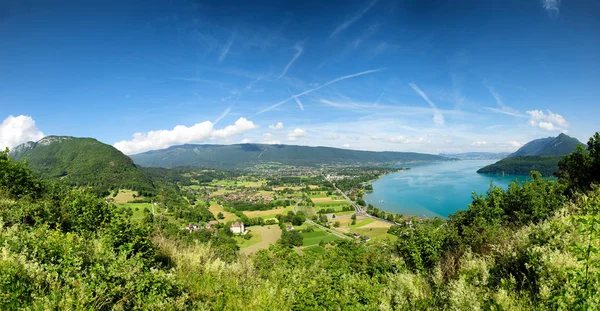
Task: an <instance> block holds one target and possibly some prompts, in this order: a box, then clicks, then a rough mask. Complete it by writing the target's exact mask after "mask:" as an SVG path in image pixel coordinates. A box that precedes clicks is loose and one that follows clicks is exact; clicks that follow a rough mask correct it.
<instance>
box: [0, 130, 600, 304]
mask: <svg viewBox="0 0 600 311" xmlns="http://www.w3.org/2000/svg"><path fill="white" fill-rule="evenodd" d="M162 175H163V176H164V174H162ZM599 182H600V134H598V133H596V134H595V135H594V136H592V137H591V138H590V140H589V142H588V144H587V148H583V147H580V148H578V150H577V151H576V152H574V153H571V154H569V155H567V156H565V157H564V158H563V159H561V160H560V162H559V165H558V171H557V173H556V178H554V179H547V178H542V177H541V174H540V173H539V172H536V171H532V172H531V180H530V181H527V182H523V183H517V182H515V183H512V184H510V186H509V187H508V189H506V190H504V189H502V188H500V187H496V186H494V185H493V184H492V185H490V188H489V190H488V191H487V192H486V193H483V194H477V193H474V194H473V196H472V203H471V204H469V206H468V207H465V210H463V211H459V212H457V213H455V214H453V215H450V216H449V218H448V219H439V218H437V219H424V220H421V221H414V222H412V223H410V224H408V223H406V224H402V225H398V226H394V227H392V228H390V231H391V232H393V233H394V234H395V235H397V236H398V237H399V238H398V240H397V242H395V243H394V244H389V243H387V244H386V243H381V242H377V241H373V242H370V243H357V242H355V241H352V240H337V241H333V242H329V243H327V244H326V245H324V251H323V252H305V253H303V254H299V253H298V252H295V251H294V249H293V248H291V247H290V245H294V244H295V243H297V241H295V240H296V237H295V236H294V234H286V235H285V236H282V241H281V242H280V243H277V244H276V245H273V246H271V247H270V248H269V249H265V250H260V251H259V252H258V253H256V254H254V255H251V256H246V255H242V254H240V253H239V251H238V250H239V247H238V246H237V244H236V241H235V240H233V239H232V236H231V233H230V231H229V230H228V229H227V228H217V229H216V230H214V231H210V230H199V231H194V232H192V233H190V232H187V231H185V230H181V229H180V228H177V227H176V226H174V225H173V224H170V223H169V222H168V221H165V220H164V219H161V217H160V216H158V217H153V216H152V214H148V215H147V217H146V218H145V219H144V220H143V221H141V222H134V221H131V219H130V218H131V215H130V214H129V213H127V212H126V211H124V210H123V209H119V208H117V207H116V206H115V205H113V204H110V203H106V202H105V200H104V199H103V198H101V197H98V196H97V195H96V194H95V193H94V192H92V191H90V190H89V189H88V188H84V187H75V188H74V187H73V186H72V185H70V184H65V183H61V181H57V180H46V179H40V177H39V176H37V175H36V174H34V173H33V172H32V171H31V170H30V169H29V167H28V166H27V164H26V163H21V162H18V161H15V160H13V159H11V158H10V157H9V155H8V151H4V152H2V153H0V248H1V249H0V252H1V253H2V255H1V256H0V309H2V310H17V309H26V310H29V309H32V310H48V309H61V310H62V309H70V310H90V309H94V310H184V309H185V310H242V309H244V310H415V309H418V310H440V309H450V310H483V309H485V310H490V309H492V310H529V309H532V310H556V309H563V310H564V309H567V310H595V309H599V308H600V296H598V295H597V292H598V291H600V233H599V230H600V216H599V212H600V187H599V186H598V183H599ZM157 183H158V182H157ZM158 186H159V185H158ZM340 186H343V185H342V184H340ZM159 187H160V186H159ZM162 188H164V189H167V190H165V192H169V193H170V194H167V195H166V197H167V199H169V200H171V203H169V204H170V206H173V208H180V209H181V211H182V213H183V211H187V209H186V208H187V207H185V205H186V204H185V201H184V200H183V199H182V198H181V197H180V195H179V194H178V192H177V187H176V186H168V185H167V186H165V187H162ZM194 209H196V211H197V213H198V214H199V215H201V216H198V217H206V218H210V217H209V216H208V214H207V213H206V210H205V209H204V208H203V207H201V206H197V207H193V208H192V210H194ZM202 215H205V216H202ZM190 217H192V216H190ZM193 217H196V216H193Z"/></svg>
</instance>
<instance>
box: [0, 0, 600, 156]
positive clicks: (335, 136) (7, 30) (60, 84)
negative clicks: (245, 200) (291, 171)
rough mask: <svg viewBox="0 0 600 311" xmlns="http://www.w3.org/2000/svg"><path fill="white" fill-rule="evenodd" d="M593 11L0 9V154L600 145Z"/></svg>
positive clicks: (514, 5) (598, 25)
mask: <svg viewBox="0 0 600 311" xmlns="http://www.w3.org/2000/svg"><path fill="white" fill-rule="evenodd" d="M599 86H600V2H599V1H595V0H577V1H575V0H504V1H495V0H490V1H481V0H474V1H469V0H464V1H459V0H454V1H450V0H447V1H444V0H431V1H421V0H406V1H403V0H366V1H363V0H360V1H358V0H357V1H314V2H313V1H291V0H290V1H225V0H220V1H126V0H122V1H110V0H109V1H98V2H95V1H74V2H69V1H60V0H58V1H6V0H0V122H1V123H0V146H7V147H9V148H13V147H14V146H16V145H18V144H20V143H23V142H26V141H37V140H39V139H41V138H43V137H44V136H47V135H68V136H76V137H94V138H96V139H98V140H99V141H102V142H104V143H107V144H111V145H113V146H115V147H116V148H117V149H119V150H121V151H123V152H124V153H126V154H136V153H140V152H144V151H148V150H155V149H162V148H167V147H170V146H174V145H180V144H187V143H200V144H234V143H248V142H251V143H268V144H295V145H309V146H331V147H339V148H348V149H359V150H377V151H379V150H389V151H414V152H426V153H434V154H437V153H442V152H444V153H452V152H468V151H480V152H483V151H487V152H512V151H515V150H516V149H518V148H519V147H520V146H521V145H523V144H524V143H526V142H528V141H530V140H532V139H536V138H542V137H549V136H556V135H557V134H559V133H561V132H563V133H566V134H568V135H571V136H574V137H576V138H578V139H579V140H581V141H582V142H587V139H588V138H589V137H590V136H591V135H592V134H593V133H594V132H595V131H598V130H600V128H599V126H598V125H599V124H600V123H599V122H598V119H599V117H598V116H600V88H599Z"/></svg>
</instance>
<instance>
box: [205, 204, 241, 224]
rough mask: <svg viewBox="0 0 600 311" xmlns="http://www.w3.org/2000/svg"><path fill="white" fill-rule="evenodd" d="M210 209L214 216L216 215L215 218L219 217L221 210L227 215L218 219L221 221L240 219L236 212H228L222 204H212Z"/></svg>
mask: <svg viewBox="0 0 600 311" xmlns="http://www.w3.org/2000/svg"><path fill="white" fill-rule="evenodd" d="M208 210H209V211H210V212H211V213H212V214H213V216H215V218H217V214H219V212H221V213H223V216H225V218H224V219H217V221H219V222H229V221H235V220H236V219H238V217H237V216H236V215H235V214H232V213H230V212H226V211H225V210H224V209H223V208H222V207H221V206H220V205H218V204H212V205H211V206H210V207H209V208H208Z"/></svg>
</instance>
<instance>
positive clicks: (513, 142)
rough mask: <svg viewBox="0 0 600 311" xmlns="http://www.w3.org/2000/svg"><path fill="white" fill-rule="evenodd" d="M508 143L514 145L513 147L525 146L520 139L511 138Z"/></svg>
mask: <svg viewBox="0 0 600 311" xmlns="http://www.w3.org/2000/svg"><path fill="white" fill-rule="evenodd" d="M508 144H509V145H510V146H512V147H516V148H519V147H521V146H523V144H521V143H520V142H518V141H514V140H511V141H509V142H508Z"/></svg>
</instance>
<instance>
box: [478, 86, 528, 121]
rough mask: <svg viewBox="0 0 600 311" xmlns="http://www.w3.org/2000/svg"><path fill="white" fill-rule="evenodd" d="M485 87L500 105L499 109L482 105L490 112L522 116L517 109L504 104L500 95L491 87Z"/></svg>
mask: <svg viewBox="0 0 600 311" xmlns="http://www.w3.org/2000/svg"><path fill="white" fill-rule="evenodd" d="M487 89H488V90H489V91H490V94H492V96H493V97H494V99H496V103H498V106H500V109H498V108H492V107H483V108H485V109H487V110H489V111H491V112H495V113H503V114H506V115H509V116H513V117H524V115H522V114H521V113H520V112H519V111H517V110H515V109H513V108H510V107H508V106H507V105H505V104H504V102H503V101H502V98H501V97H500V94H498V93H497V92H496V91H495V90H494V89H493V88H491V87H489V86H488V87H487Z"/></svg>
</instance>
